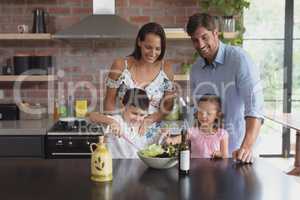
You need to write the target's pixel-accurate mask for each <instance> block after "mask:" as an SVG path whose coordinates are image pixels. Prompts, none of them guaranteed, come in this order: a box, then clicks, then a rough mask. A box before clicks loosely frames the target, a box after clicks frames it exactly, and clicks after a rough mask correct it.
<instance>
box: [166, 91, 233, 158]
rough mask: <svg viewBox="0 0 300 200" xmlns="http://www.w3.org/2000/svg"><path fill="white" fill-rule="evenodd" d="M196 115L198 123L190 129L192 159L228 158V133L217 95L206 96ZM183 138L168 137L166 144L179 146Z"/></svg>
mask: <svg viewBox="0 0 300 200" xmlns="http://www.w3.org/2000/svg"><path fill="white" fill-rule="evenodd" d="M197 105H198V111H197V112H196V113H195V115H196V119H197V123H196V125H195V127H192V128H190V129H188V138H189V139H190V140H191V145H192V151H191V153H192V155H191V156H192V157H196V158H226V157H228V133H227V131H226V130H225V129H222V123H223V122H222V121H223V120H222V119H223V114H222V112H221V100H220V98H219V97H217V96H215V95H208V94H207V95H204V96H202V97H201V98H200V99H199V101H198V103H197ZM180 141H181V136H176V137H167V138H166V143H168V144H170V143H171V144H178V143H180Z"/></svg>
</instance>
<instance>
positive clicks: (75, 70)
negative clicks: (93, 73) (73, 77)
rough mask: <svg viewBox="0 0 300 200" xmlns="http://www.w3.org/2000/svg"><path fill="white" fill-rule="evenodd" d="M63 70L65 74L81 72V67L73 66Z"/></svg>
mask: <svg viewBox="0 0 300 200" xmlns="http://www.w3.org/2000/svg"><path fill="white" fill-rule="evenodd" d="M63 70H64V71H65V72H82V71H81V67H79V66H73V67H64V68H63Z"/></svg>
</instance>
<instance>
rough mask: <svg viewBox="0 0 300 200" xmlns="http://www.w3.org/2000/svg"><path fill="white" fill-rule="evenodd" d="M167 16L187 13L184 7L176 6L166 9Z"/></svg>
mask: <svg viewBox="0 0 300 200" xmlns="http://www.w3.org/2000/svg"><path fill="white" fill-rule="evenodd" d="M166 15H167V16H183V15H186V10H185V8H184V7H175V8H168V9H166Z"/></svg>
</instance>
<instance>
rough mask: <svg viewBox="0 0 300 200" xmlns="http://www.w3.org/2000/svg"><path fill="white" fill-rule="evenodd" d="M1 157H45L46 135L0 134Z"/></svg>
mask: <svg viewBox="0 0 300 200" xmlns="http://www.w3.org/2000/svg"><path fill="white" fill-rule="evenodd" d="M0 156H1V157H44V136H0Z"/></svg>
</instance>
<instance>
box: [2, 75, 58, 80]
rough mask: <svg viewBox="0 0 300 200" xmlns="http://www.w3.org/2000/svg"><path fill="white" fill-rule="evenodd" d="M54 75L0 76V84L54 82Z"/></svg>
mask: <svg viewBox="0 0 300 200" xmlns="http://www.w3.org/2000/svg"><path fill="white" fill-rule="evenodd" d="M55 80H56V76H54V75H0V82H10V81H26V82H34V81H36V82H46V81H55Z"/></svg>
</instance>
